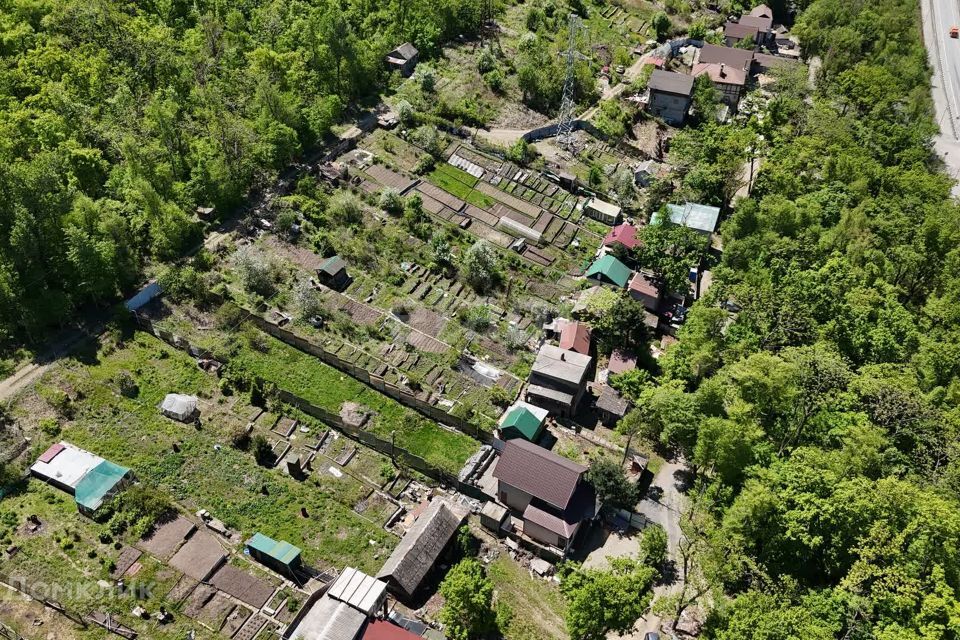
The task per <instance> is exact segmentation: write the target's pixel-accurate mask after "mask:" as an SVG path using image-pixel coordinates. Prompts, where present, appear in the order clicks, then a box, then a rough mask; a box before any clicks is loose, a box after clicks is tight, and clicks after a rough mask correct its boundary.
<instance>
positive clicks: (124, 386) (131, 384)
mask: <svg viewBox="0 0 960 640" xmlns="http://www.w3.org/2000/svg"><path fill="white" fill-rule="evenodd" d="M113 381H114V384H116V385H117V388H118V389H119V390H120V395H122V396H123V397H125V398H136V397H137V395H138V394H139V393H140V387H139V386H138V385H137V381H136V380H134V379H133V376H132V375H130V372H128V371H118V372H117V375H116V376H114V379H113Z"/></svg>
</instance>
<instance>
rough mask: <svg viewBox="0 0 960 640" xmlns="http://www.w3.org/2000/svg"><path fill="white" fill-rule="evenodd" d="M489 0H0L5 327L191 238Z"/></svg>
mask: <svg viewBox="0 0 960 640" xmlns="http://www.w3.org/2000/svg"><path fill="white" fill-rule="evenodd" d="M483 6H484V3H483V2H482V0H405V1H404V2H397V3H392V2H391V3H386V2H375V1H373V0H349V1H347V0H344V1H342V2H336V1H333V0H330V1H323V0H314V1H306V0H275V1H272V2H270V1H264V0H250V1H247V2H231V3H217V2H206V1H204V0H201V1H199V2H181V1H179V0H171V1H161V2H142V3H122V2H115V1H110V0H52V1H47V0H0V344H3V345H9V343H10V342H12V341H15V340H22V339H24V338H39V337H41V336H40V335H39V333H40V330H41V329H43V328H45V327H48V326H50V325H51V324H55V323H57V322H59V321H62V320H64V319H66V318H68V317H69V315H70V314H71V313H72V312H73V311H74V309H76V308H77V307H78V305H81V304H84V303H88V302H94V301H103V300H110V299H112V298H113V297H114V296H116V295H117V293H119V292H120V291H121V290H124V289H128V288H129V287H130V286H131V285H133V284H135V283H136V282H138V281H139V279H140V273H141V269H142V266H143V264H144V262H145V261H147V260H150V259H157V260H170V259H174V258H177V257H179V256H181V255H183V253H184V252H185V251H187V250H189V249H190V248H191V247H192V246H194V245H195V244H196V243H197V241H198V240H199V231H200V230H199V228H198V226H197V224H196V223H195V222H194V221H193V220H194V218H193V210H194V208H195V207H196V206H216V207H218V209H219V210H221V211H229V210H230V209H231V208H233V207H235V206H236V205H237V204H239V203H240V202H241V201H242V199H243V197H244V196H245V194H246V193H247V192H248V190H249V189H251V188H253V187H256V186H258V185H261V184H264V183H265V182H266V180H267V179H268V178H270V177H271V176H272V175H275V174H276V172H277V171H278V170H280V169H282V168H283V167H285V166H286V165H287V164H288V163H289V161H290V160H291V159H292V158H293V157H294V156H296V155H297V154H299V153H300V152H301V151H303V150H305V149H309V148H310V147H311V146H313V145H315V144H316V143H317V141H319V140H322V139H323V138H324V137H326V136H328V135H329V134H330V129H331V126H333V125H334V124H335V123H336V122H338V121H340V120H341V119H342V118H344V117H346V116H347V115H348V112H349V109H350V108H351V107H352V106H353V105H355V104H356V103H357V102H358V101H362V100H364V99H365V98H369V97H373V96H375V94H376V93H377V91H378V90H380V89H382V88H384V87H385V86H386V85H387V84H388V83H389V81H390V78H389V76H388V74H387V73H386V70H385V69H384V66H383V64H382V59H383V56H384V54H385V53H387V52H388V51H390V50H391V49H392V48H393V47H395V46H396V45H397V44H399V43H401V42H403V41H406V40H412V41H414V42H416V44H417V46H418V47H419V48H420V50H421V52H422V54H423V55H424V56H430V55H435V54H436V53H437V52H438V51H439V47H440V45H441V44H442V43H443V42H445V41H447V40H449V39H450V38H452V37H454V36H456V35H459V34H467V35H469V34H471V33H474V32H475V31H476V29H477V28H479V26H480V22H481V19H482V8H483Z"/></svg>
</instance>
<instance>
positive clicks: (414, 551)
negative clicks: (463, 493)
mask: <svg viewBox="0 0 960 640" xmlns="http://www.w3.org/2000/svg"><path fill="white" fill-rule="evenodd" d="M466 518H467V510H466V509H464V508H463V507H461V506H459V505H455V504H452V503H450V502H447V501H446V500H443V499H440V498H436V499H434V500H433V502H431V503H430V506H428V507H427V508H426V510H425V511H424V512H423V513H422V514H420V517H418V518H417V521H416V522H415V523H414V525H413V526H412V527H410V530H409V531H407V533H406V535H404V536H403V540H401V541H400V544H398V545H397V547H396V548H395V549H394V550H393V553H392V554H390V557H389V558H388V559H387V562H386V563H385V564H384V565H383V568H382V569H380V571H379V572H378V573H377V578H378V579H381V580H384V581H386V583H387V586H388V588H389V589H390V591H391V592H392V593H394V594H395V595H396V596H397V597H398V598H399V599H400V600H401V601H405V602H410V601H411V600H412V599H413V597H414V594H416V593H417V591H418V590H419V589H420V586H421V585H422V584H423V582H424V580H425V579H426V577H427V575H428V574H429V573H430V571H431V569H433V566H434V565H435V564H436V563H437V560H439V559H440V557H441V556H442V555H443V552H444V551H445V550H446V548H447V545H448V544H449V543H450V540H451V539H453V536H454V535H455V534H456V532H457V529H459V528H460V525H461V524H463V521H464V520H465V519H466Z"/></svg>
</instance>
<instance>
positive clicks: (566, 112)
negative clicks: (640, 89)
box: [557, 13, 586, 150]
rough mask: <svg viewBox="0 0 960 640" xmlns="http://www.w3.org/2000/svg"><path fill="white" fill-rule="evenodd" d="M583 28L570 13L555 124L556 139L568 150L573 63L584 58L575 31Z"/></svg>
mask: <svg viewBox="0 0 960 640" xmlns="http://www.w3.org/2000/svg"><path fill="white" fill-rule="evenodd" d="M581 28H583V22H582V21H581V20H580V16H578V15H577V14H575V13H571V14H570V17H569V19H568V20H567V30H568V31H569V39H568V42H567V51H566V53H565V54H564V56H565V57H566V59H567V77H566V79H565V80H564V82H563V99H562V100H561V101H560V122H559V125H558V126H557V141H558V142H559V143H560V146H561V147H565V148H567V149H568V150H569V149H570V148H571V147H572V146H573V117H574V115H575V113H574V110H575V109H576V108H577V103H576V101H575V100H574V99H573V92H574V89H575V87H576V70H575V68H574V65H575V63H576V61H577V60H578V59H581V58H586V56H584V55H583V54H581V53H580V52H579V51H577V31H579V30H580V29H581Z"/></svg>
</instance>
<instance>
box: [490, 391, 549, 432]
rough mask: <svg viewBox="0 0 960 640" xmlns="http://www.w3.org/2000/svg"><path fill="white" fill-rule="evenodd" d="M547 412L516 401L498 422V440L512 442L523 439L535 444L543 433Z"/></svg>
mask: <svg viewBox="0 0 960 640" xmlns="http://www.w3.org/2000/svg"><path fill="white" fill-rule="evenodd" d="M547 415H548V411H547V410H546V409H541V408H540V407H537V406H534V405H532V404H528V403H526V402H522V401H518V402H516V403H515V404H514V405H513V406H512V407H510V408H509V409H507V411H506V412H505V413H504V414H503V418H501V420H500V439H501V440H513V439H514V438H525V439H526V440H529V441H530V442H536V441H537V440H539V439H540V435H541V434H542V433H543V427H544V422H545V420H546V419H547Z"/></svg>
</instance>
